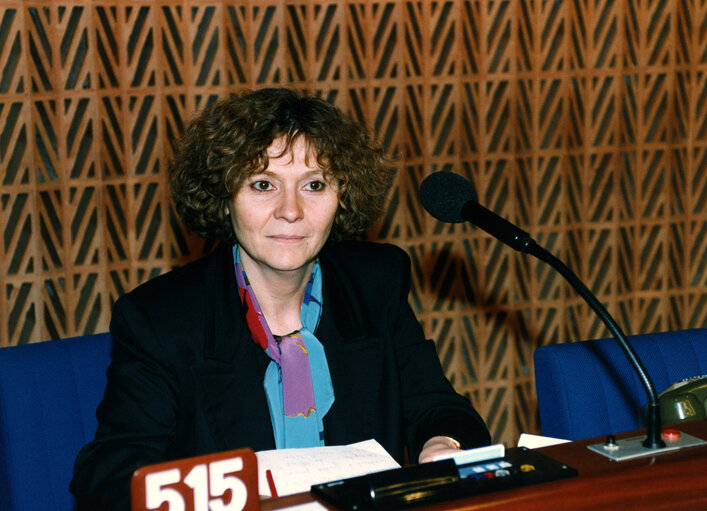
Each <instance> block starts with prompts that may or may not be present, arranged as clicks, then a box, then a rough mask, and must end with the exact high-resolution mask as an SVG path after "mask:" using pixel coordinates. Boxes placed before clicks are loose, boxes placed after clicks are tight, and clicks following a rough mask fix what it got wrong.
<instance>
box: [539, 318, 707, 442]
mask: <svg viewBox="0 0 707 511" xmlns="http://www.w3.org/2000/svg"><path fill="white" fill-rule="evenodd" d="M628 340H629V343H630V344H631V346H633V348H634V350H636V353H637V354H638V357H639V358H640V359H641V362H642V363H643V365H644V367H645V368H646V371H647V372H648V374H649V375H650V377H651V379H652V380H653V384H654V386H655V389H656V392H657V393H660V392H662V391H664V390H665V389H666V388H668V387H669V386H670V385H671V384H673V383H675V382H676V381H679V380H682V379H684V378H688V377H692V376H700V375H704V374H707V328H700V329H692V330H680V331H675V332H663V333H653V334H641V335H633V336H629V337H628ZM533 358H534V362H535V387H536V391H537V396H538V408H539V411H540V429H541V432H542V434H543V435H545V436H550V437H556V438H564V439H568V440H581V439H585V438H593V437H598V436H603V435H607V434H615V433H621V432H624V431H632V430H635V429H638V428H641V427H645V423H644V420H643V417H642V411H641V410H642V407H643V406H644V405H645V404H646V403H647V402H648V397H647V395H646V392H645V389H644V387H643V385H642V384H641V381H640V380H639V378H638V376H637V375H636V374H635V372H634V370H633V368H632V366H631V364H630V363H629V361H628V358H626V355H625V354H624V352H623V351H622V349H621V347H620V346H619V343H618V342H617V341H616V340H614V339H600V340H594V341H583V342H575V343H567V344H554V345H550V346H543V347H542V348H538V349H537V350H536V351H535V354H534V356H533Z"/></svg>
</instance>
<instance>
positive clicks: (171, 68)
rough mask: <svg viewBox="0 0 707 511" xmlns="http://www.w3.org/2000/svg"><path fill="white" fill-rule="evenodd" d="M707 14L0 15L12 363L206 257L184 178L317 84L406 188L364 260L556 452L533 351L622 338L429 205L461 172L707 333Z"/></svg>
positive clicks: (529, 266)
mask: <svg viewBox="0 0 707 511" xmlns="http://www.w3.org/2000/svg"><path fill="white" fill-rule="evenodd" d="M706 18H707V1H705V0H695V1H691V2H671V1H668V0H662V1H661V0H657V1H653V2H642V1H638V0H625V1H621V0H613V1H612V0H601V1H598V2H594V1H588V0H579V1H575V2H546V1H531V0H527V1H522V0H505V1H498V2H485V1H468V0H439V1H404V0H389V1H374V0H359V1H343V0H342V1H338V2H336V1H325V0H299V1H291V0H259V1H255V0H250V1H247V0H241V1H208V0H203V1H192V2H185V1H181V0H153V1H148V0H144V1H138V0H134V1H121V2H118V1H115V0H96V1H80V0H74V1H59V2H50V1H43V0H35V1H29V0H28V1H9V0H0V171H1V172H0V232H1V234H2V235H1V236H0V346H11V345H16V344H23V343H27V342H38V341H43V340H47V339H51V338H58V337H66V336H72V335H80V334H84V333H90V332H98V331H104V330H106V329H107V328H108V322H109V319H110V310H111V306H112V304H113V303H114V301H115V299H116V298H117V297H118V296H120V295H121V294H123V293H125V292H127V291H129V290H130V289H132V288H134V287H135V286H137V285H138V284H139V283H141V282H144V281H145V280H147V279H149V278H151V277H153V276H155V275H158V274H160V273H163V272H165V271H168V270H169V269H171V268H173V267H174V266H176V265H180V264H183V263H184V262H186V261H188V260H191V259H194V258H196V257H199V256H200V255H202V254H204V253H207V252H208V251H209V250H211V248H212V244H211V243H210V242H205V241H203V240H199V239H197V238H195V237H194V236H192V235H190V234H189V233H188V232H187V231H186V230H185V229H184V227H183V226H182V225H181V224H180V222H179V221H178V220H177V218H176V215H175V213H174V209H173V207H172V205H171V204H170V201H169V197H168V186H167V180H166V166H167V162H168V161H169V158H170V157H171V154H172V150H173V145H174V141H175V139H176V137H177V136H178V134H179V132H180V131H181V130H182V128H183V126H184V124H185V123H186V122H187V119H188V118H189V116H191V115H192V114H193V112H194V111H195V110H197V109H199V108H201V107H203V106H204V105H206V104H208V103H209V102H210V101H213V100H214V99H215V98H217V97H219V96H221V95H224V94H227V93H228V92H230V91H234V90H238V89H241V88H243V87H248V88H257V87H262V86H268V85H280V84H281V85H285V84H287V85H294V86H297V87H307V88H310V89H313V90H315V91H317V92H318V93H320V94H321V95H322V96H323V97H325V98H327V99H328V100H330V101H332V102H333V103H335V104H337V105H338V106H340V107H342V108H344V109H345V110H346V111H348V112H350V113H351V114H352V115H354V116H355V117H356V118H358V119H360V120H362V121H363V122H365V123H366V124H368V125H369V126H370V127H371V128H372V129H374V130H375V132H376V133H377V134H378V135H379V136H380V138H381V140H382V141H383V143H384V144H385V147H386V148H387V150H388V151H389V152H390V153H391V154H395V155H397V156H398V163H397V167H398V175H397V178H396V182H395V186H394V189H393V190H392V192H391V197H390V202H389V204H388V207H387V209H386V211H385V213H384V216H383V218H382V219H381V220H380V221H379V222H378V223H377V224H376V225H375V226H374V228H372V229H371V231H370V232H369V233H367V237H369V238H371V239H377V240H382V241H389V242H393V243H396V244H398V245H400V246H401V247H403V248H404V249H405V250H407V252H408V253H409V254H410V256H411V258H412V261H413V290H412V293H411V296H410V303H411V304H412V306H413V308H414V309H415V311H416V312H417V313H418V315H419V317H420V320H421V321H422V323H423V325H424V327H425V329H426V331H427V333H428V334H429V335H430V337H432V338H434V339H436V341H437V346H438V350H439V354H440V357H441V359H442V361H443V365H444V367H445V369H446V371H447V374H448V375H449V377H450V379H451V380H452V382H453V383H454V385H455V386H456V388H457V389H458V390H459V391H460V392H462V393H464V394H466V395H468V396H469V397H470V398H471V399H472V400H473V402H474V404H475V405H476V406H477V407H478V408H479V410H480V411H481V412H482V414H483V415H484V417H485V418H486V419H487V421H488V423H489V425H490V427H491V429H492V431H493V435H494V437H495V438H496V439H497V440H500V441H505V442H508V443H512V442H514V441H515V439H516V438H517V435H518V433H519V432H520V431H529V432H533V431H534V432H537V431H538V423H537V417H536V404H535V396H534V384H533V365H532V354H533V351H534V349H535V348H536V347H538V346H540V345H544V344H547V343H555V342H567V341H574V340H580V339H587V338H596V337H601V336H606V335H607V333H606V331H605V330H604V327H603V325H602V324H601V323H600V322H599V321H598V320H597V319H596V318H595V317H594V315H593V314H591V313H590V312H589V311H588V310H587V307H586V306H585V305H584V303H583V302H582V301H581V300H580V299H578V298H577V297H576V295H575V294H574V293H573V292H572V291H571V289H570V288H569V286H568V285H567V284H565V282H564V281H563V280H562V278H561V277H559V276H558V275H556V274H555V273H554V272H553V271H552V270H550V268H549V267H547V266H546V265H544V264H542V263H540V262H538V261H536V260H533V259H530V258H528V257H526V256H522V255H520V254H518V253H515V252H513V251H512V250H511V249H509V248H507V247H505V246H502V245H501V244H500V243H499V242H497V241H495V240H493V239H491V238H490V237H489V236H487V235H486V234H484V233H482V232H480V231H478V230H477V229H475V228H473V227H471V226H469V225H451V224H442V223H439V222H437V221H436V220H434V219H432V218H431V217H430V216H429V215H427V213H425V211H424V210H423V209H422V207H421V206H420V204H419V202H418V200H417V189H418V187H419V185H420V183H421V181H422V180H423V179H424V178H425V176H427V175H428V174H430V173H431V172H437V171H441V170H453V171H455V172H458V173H461V174H463V175H465V176H466V177H467V178H469V179H470V180H471V181H472V182H473V183H474V185H475V186H476V188H477V190H478V193H479V198H480V201H481V202H482V204H484V205H486V206H488V207H489V208H491V209H493V210H495V211H496V212H498V213H499V214H501V215H503V216H504V217H506V218H508V219H509V220H511V221H513V222H515V223H517V224H519V225H520V226H521V227H523V228H524V229H526V230H527V231H528V232H530V233H531V235H532V236H533V237H535V238H536V239H537V240H538V241H539V242H540V243H541V244H542V245H543V246H545V247H546V248H547V249H549V250H551V251H552V252H553V253H554V254H556V255H557V256H558V257H560V258H561V259H562V260H563V261H564V262H566V263H567V264H568V265H569V266H570V267H571V268H572V269H573V270H574V271H575V272H576V273H577V274H578V275H579V276H580V277H581V278H582V279H583V280H584V281H585V282H586V283H587V285H588V286H589V287H590V288H591V289H592V290H593V291H594V292H595V294H597V296H598V297H599V298H600V299H601V300H602V301H603V302H604V303H605V304H606V305H607V307H608V309H609V310H610V312H611V313H612V314H613V315H614V316H615V317H616V318H617V320H618V321H619V323H620V324H621V325H622V326H623V327H624V328H625V330H626V331H627V332H628V333H640V332H647V331H657V330H669V329H679V328H688V327H697V326H705V325H706V324H707V292H706V290H707V241H705V239H707V236H706V235H707V101H705V97H707V28H706V27H707V26H706V25H705V24H704V23H702V20H704V19H706Z"/></svg>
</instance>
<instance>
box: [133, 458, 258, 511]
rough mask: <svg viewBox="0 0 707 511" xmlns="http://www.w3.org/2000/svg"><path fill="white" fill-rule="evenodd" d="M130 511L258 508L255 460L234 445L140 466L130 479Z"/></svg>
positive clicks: (253, 510) (245, 510)
mask: <svg viewBox="0 0 707 511" xmlns="http://www.w3.org/2000/svg"><path fill="white" fill-rule="evenodd" d="M130 493H131V496H132V511H146V510H150V511H154V510H159V511H257V510H258V509H259V508H260V499H259V497H258V460H257V458H256V457H255V453H254V452H253V451H252V450H250V449H236V450H234V451H225V452H220V453H216V454H207V455H205V456H196V457H194V458H184V459H181V460H175V461H168V462H165V463H158V464H156V465H148V466H146V467H141V468H139V469H137V470H136V471H135V472H134V473H133V478H132V481H131V483H130Z"/></svg>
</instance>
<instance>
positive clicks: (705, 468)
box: [261, 421, 707, 511]
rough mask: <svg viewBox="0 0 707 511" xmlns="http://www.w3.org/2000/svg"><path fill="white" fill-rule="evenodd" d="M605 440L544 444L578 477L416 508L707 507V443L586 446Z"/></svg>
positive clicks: (703, 430) (278, 503) (290, 501)
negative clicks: (639, 450)
mask: <svg viewBox="0 0 707 511" xmlns="http://www.w3.org/2000/svg"><path fill="white" fill-rule="evenodd" d="M676 429H679V430H681V431H684V432H685V433H689V434H691V435H694V436H696V437H698V438H702V439H705V440H707V421H693V422H688V423H684V424H680V425H678V426H676ZM641 434H644V432H643V431H637V432H633V433H625V434H621V435H617V438H626V437H631V436H637V435H641ZM601 441H603V438H598V439H597V438H595V439H591V440H582V441H578V442H571V443H568V444H561V445H554V446H551V447H544V448H542V449H540V451H541V452H543V453H544V454H546V455H548V456H550V457H551V458H554V459H556V460H558V461H561V462H563V463H566V464H567V465H570V466H572V467H574V468H576V469H577V471H578V472H579V476H578V477H574V478H570V479H564V480H560V481H554V482H549V483H544V484H539V485H535V486H529V487H526V488H517V489H513V490H507V491H501V492H496V493H491V494H487V495H480V496H476V497H469V498H466V499H459V500H454V501H449V502H444V503H440V504H434V505H430V506H424V507H418V508H415V509H424V510H433V511H445V510H452V509H454V510H479V509H484V510H489V509H491V510H500V509H504V510H508V509H523V510H524V511H525V510H554V509H557V510H559V509H563V510H564V509H572V510H575V509H591V510H597V509H612V510H614V509H618V510H621V511H626V510H630V509H642V510H645V509H651V510H654V509H655V510H661V509H665V510H675V509H680V510H689V509H707V446H700V447H693V448H689V449H685V450H682V451H678V452H674V453H666V454H661V455H658V456H648V457H644V458H637V459H633V460H627V461H621V462H616V461H612V460H610V459H609V458H606V457H604V456H601V455H599V454H597V453H595V452H593V451H590V450H589V449H587V446H588V445H590V444H595V443H598V442H601ZM311 500H312V496H311V495H309V494H308V493H301V494H298V495H291V496H288V497H282V498H279V499H272V500H265V501H262V502H261V510H263V511H271V510H273V511H274V510H277V509H282V508H283V507H287V506H292V505H296V504H302V503H305V502H310V501H311ZM325 506H326V507H327V508H329V509H332V510H334V509H336V508H334V507H332V506H330V505H328V504H325Z"/></svg>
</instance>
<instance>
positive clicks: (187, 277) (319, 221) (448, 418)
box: [72, 89, 490, 509]
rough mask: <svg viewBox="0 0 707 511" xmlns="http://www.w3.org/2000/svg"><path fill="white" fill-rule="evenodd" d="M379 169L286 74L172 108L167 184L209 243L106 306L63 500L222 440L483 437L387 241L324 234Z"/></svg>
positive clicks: (435, 444) (367, 147) (428, 446)
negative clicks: (204, 102) (107, 343)
mask: <svg viewBox="0 0 707 511" xmlns="http://www.w3.org/2000/svg"><path fill="white" fill-rule="evenodd" d="M391 179H392V176H391V172H390V171H389V169H388V167H387V166H386V160H385V158H384V156H383V152H382V151H381V149H380V148H379V147H378V146H377V145H375V144H373V143H372V142H371V140H370V139H369V137H368V135H367V133H366V132H365V130H363V129H362V128H361V127H360V126H359V125H357V124H356V123H354V122H353V121H351V120H350V119H348V118H347V117H346V116H345V115H343V113H342V112H341V111H340V110H338V109H336V108H335V107H333V106H332V105H330V104H328V103H326V102H325V101H323V100H320V99H317V98H315V97H311V96H306V95H300V94H298V93H296V92H294V91H292V90H288V89H264V90H259V91H255V92H245V93H242V94H240V95H235V96H231V97H229V98H226V99H223V100H220V101H217V102H216V103H214V104H213V105H212V106H210V107H209V108H207V109H206V110H205V111H204V112H202V113H201V114H200V115H199V116H197V117H196V118H195V119H194V120H193V121H192V122H191V123H190V125H189V126H188V127H187V129H186V132H185V134H184V137H183V139H182V141H181V144H180V146H179V148H178V150H177V153H176V155H175V159H174V162H173V164H172V166H171V168H170V181H171V186H172V192H173V196H174V199H175V203H176V205H177V210H178V212H179V214H180V216H181V218H182V219H183V221H184V222H185V224H186V225H187V226H188V227H189V228H190V229H192V230H193V231H194V232H195V233H197V234H199V235H201V236H204V237H208V238H216V239H220V240H222V242H223V243H221V244H220V245H219V246H218V247H217V248H216V249H215V251H214V252H213V253H212V254H211V255H210V256H208V257H206V258H204V259H201V260H199V261H196V262H194V263H191V264H188V265H186V266H184V267H182V268H179V269H177V270H174V271H172V272H170V273H167V274H165V275H163V276H160V277H158V278H155V279H153V280H151V281H149V282H147V283H146V284H143V285H142V286H140V287H138V288H137V289H135V290H134V291H132V292H131V293H128V294H127V295H125V296H123V297H122V298H121V299H119V300H118V302H117V303H116V304H115V308H114V310H113V318H112V322H111V331H112V333H113V336H114V338H115V354H114V358H113V362H112V363H111V366H110V368H109V370H108V384H107V387H106V392H105V397H104V400H103V402H102V403H101V405H100V406H99V408H98V421H99V426H98V430H97V433H96V438H95V440H94V441H93V442H91V443H90V444H88V445H87V446H86V447H84V449H83V450H82V451H81V453H80V454H79V456H78V459H77V461H76V466H75V472H74V480H73V482H72V491H73V492H74V493H75V495H76V497H77V502H78V504H79V509H83V508H85V509H111V508H115V509H128V507H129V505H128V497H129V489H128V488H129V486H128V485H129V479H130V476H131V474H132V472H133V471H134V470H135V468H137V467H138V466H142V465H147V464H152V463H157V462H160V461H165V460H168V459H176V458H183V457H188V456H195V455H199V454H205V453H210V452H217V451H223V450H229V449H235V448H239V447H249V448H251V449H254V450H256V451H258V450H265V449H273V448H284V447H311V446H317V445H337V444H339V445H340V444H348V443H352V442H357V441H360V440H365V439H368V438H375V439H376V440H378V442H380V443H381V444H382V445H383V446H384V447H385V448H386V449H387V450H388V452H390V454H391V455H392V456H393V457H394V458H396V459H397V460H398V461H399V462H403V461H404V458H405V454H406V452H407V455H408V456H409V458H410V459H412V460H417V461H420V462H424V461H429V460H430V459H431V458H432V457H433V456H435V455H437V454H443V453H446V452H448V451H450V450H453V449H458V448H469V447H473V446H478V445H485V444H487V443H489V441H490V438H489V434H488V431H487V430H486V427H485V425H484V423H483V421H482V420H481V418H480V417H479V415H478V414H477V413H476V411H475V410H474V409H473V408H472V407H471V406H470V404H469V402H468V401H467V400H466V399H464V398H463V397H461V396H459V395H458V394H456V393H455V392H454V390H453V389H452V387H451V385H450V384H449V382H448V381H447V380H446V378H445V377H444V374H443V372H442V370H441V367H440V364H439V360H438V358H437V355H436V352H435V347H434V344H433V343H432V342H431V341H428V340H426V339H425V337H424V335H423V332H422V329H421V328H420V325H419V324H418V322H417V321H416V319H415V317H414V314H413V312H412V310H411V308H410V306H409V305H408V303H407V294H408V291H409V285H410V282H409V279H410V276H409V273H410V262H409V259H408V258H407V256H406V255H405V253H404V252H403V251H402V250H400V249H398V248H396V247H393V246H391V245H383V244H372V243H363V242H351V241H342V240H343V239H344V238H349V237H352V236H353V235H355V234H359V233H361V232H363V230H365V229H366V228H367V227H368V226H370V225H371V223H372V222H373V221H374V220H375V219H376V218H377V217H378V216H379V215H380V214H381V212H382V209H383V203H384V199H385V196H386V194H387V191H388V189H389V187H390V183H391Z"/></svg>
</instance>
